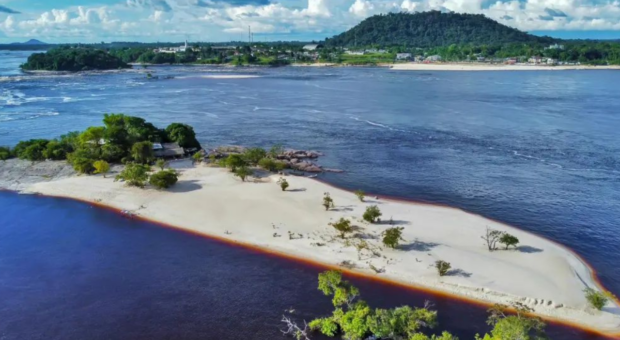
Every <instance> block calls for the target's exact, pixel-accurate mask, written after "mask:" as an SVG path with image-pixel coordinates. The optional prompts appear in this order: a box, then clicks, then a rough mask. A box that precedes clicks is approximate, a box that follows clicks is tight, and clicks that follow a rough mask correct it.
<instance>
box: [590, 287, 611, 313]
mask: <svg viewBox="0 0 620 340" xmlns="http://www.w3.org/2000/svg"><path fill="white" fill-rule="evenodd" d="M583 291H584V293H585V295H586V300H588V303H589V304H590V306H591V307H592V308H594V309H596V310H602V309H603V307H605V305H606V304H607V302H608V301H609V300H610V299H611V297H613V295H611V293H608V292H600V291H598V290H594V289H592V288H590V287H588V288H586V289H584V290H583Z"/></svg>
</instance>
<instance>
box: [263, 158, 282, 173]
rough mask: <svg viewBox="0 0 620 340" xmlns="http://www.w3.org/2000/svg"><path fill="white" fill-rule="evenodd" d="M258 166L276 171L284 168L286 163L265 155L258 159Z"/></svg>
mask: <svg viewBox="0 0 620 340" xmlns="http://www.w3.org/2000/svg"><path fill="white" fill-rule="evenodd" d="M258 166H260V167H261V168H263V169H265V170H267V171H271V172H276V171H282V170H284V169H285V168H286V163H284V162H281V161H277V160H275V159H272V158H266V157H265V158H263V159H261V160H260V161H258Z"/></svg>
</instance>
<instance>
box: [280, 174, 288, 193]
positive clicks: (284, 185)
mask: <svg viewBox="0 0 620 340" xmlns="http://www.w3.org/2000/svg"><path fill="white" fill-rule="evenodd" d="M278 184H279V185H280V189H282V191H286V189H287V188H288V186H289V184H288V181H287V180H286V179H285V178H282V177H280V179H279V180H278Z"/></svg>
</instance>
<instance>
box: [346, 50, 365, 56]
mask: <svg viewBox="0 0 620 340" xmlns="http://www.w3.org/2000/svg"><path fill="white" fill-rule="evenodd" d="M364 53H365V52H364V51H344V54H348V55H364Z"/></svg>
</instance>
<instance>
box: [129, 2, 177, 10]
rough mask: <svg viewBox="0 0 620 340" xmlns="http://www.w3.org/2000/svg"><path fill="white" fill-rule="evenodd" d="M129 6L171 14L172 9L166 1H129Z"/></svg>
mask: <svg viewBox="0 0 620 340" xmlns="http://www.w3.org/2000/svg"><path fill="white" fill-rule="evenodd" d="M127 6H129V7H137V8H142V7H146V8H152V9H155V10H156V11H162V12H170V11H172V7H170V5H169V4H168V2H166V0H127Z"/></svg>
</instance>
